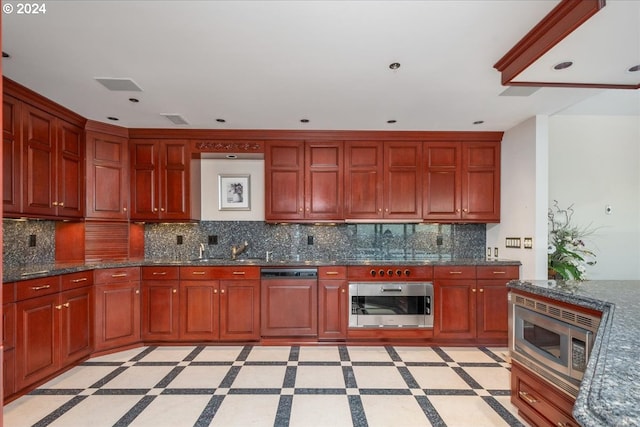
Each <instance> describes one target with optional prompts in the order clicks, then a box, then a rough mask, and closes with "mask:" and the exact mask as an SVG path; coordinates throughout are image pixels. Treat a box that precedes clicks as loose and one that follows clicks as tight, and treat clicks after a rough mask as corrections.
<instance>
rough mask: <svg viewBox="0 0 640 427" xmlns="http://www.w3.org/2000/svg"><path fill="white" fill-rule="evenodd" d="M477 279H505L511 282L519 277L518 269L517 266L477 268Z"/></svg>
mask: <svg viewBox="0 0 640 427" xmlns="http://www.w3.org/2000/svg"><path fill="white" fill-rule="evenodd" d="M477 274H478V279H507V280H513V279H517V278H519V277H520V267H518V266H517V265H495V266H479V267H478V270H477Z"/></svg>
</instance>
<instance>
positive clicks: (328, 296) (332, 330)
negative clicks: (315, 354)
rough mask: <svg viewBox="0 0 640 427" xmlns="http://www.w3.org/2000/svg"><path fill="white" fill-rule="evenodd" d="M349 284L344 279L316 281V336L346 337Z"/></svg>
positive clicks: (321, 337) (323, 337) (338, 338)
mask: <svg viewBox="0 0 640 427" xmlns="http://www.w3.org/2000/svg"><path fill="white" fill-rule="evenodd" d="M348 288H349V285H348V284H347V281H346V280H319V281H318V338H319V339H336V340H342V339H346V338H347V327H348V324H349V313H348V304H349V292H348Z"/></svg>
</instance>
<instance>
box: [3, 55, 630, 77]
mask: <svg viewBox="0 0 640 427" xmlns="http://www.w3.org/2000/svg"><path fill="white" fill-rule="evenodd" d="M3 53H4V52H3ZM627 71H628V72H630V73H635V72H636V71H640V64H638V65H634V66H633V67H629V69H628V70H627Z"/></svg>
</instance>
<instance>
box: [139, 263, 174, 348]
mask: <svg viewBox="0 0 640 427" xmlns="http://www.w3.org/2000/svg"><path fill="white" fill-rule="evenodd" d="M141 275H142V283H141V284H142V313H141V319H142V329H141V334H142V339H143V340H145V341H176V340H177V339H178V336H179V333H178V327H179V317H178V315H179V309H180V303H179V300H180V299H179V293H178V292H179V288H180V281H179V268H178V267H142V271H141Z"/></svg>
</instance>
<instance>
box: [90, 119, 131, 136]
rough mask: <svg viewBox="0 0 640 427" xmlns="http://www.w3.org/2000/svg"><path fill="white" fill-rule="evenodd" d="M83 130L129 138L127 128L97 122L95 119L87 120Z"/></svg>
mask: <svg viewBox="0 0 640 427" xmlns="http://www.w3.org/2000/svg"><path fill="white" fill-rule="evenodd" d="M84 130H85V131H93V132H100V133H106V134H108V135H114V136H120V137H123V138H129V129H127V128H124V127H122V126H116V125H112V124H109V123H102V122H97V121H95V120H87V123H86V124H85V126H84Z"/></svg>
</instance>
